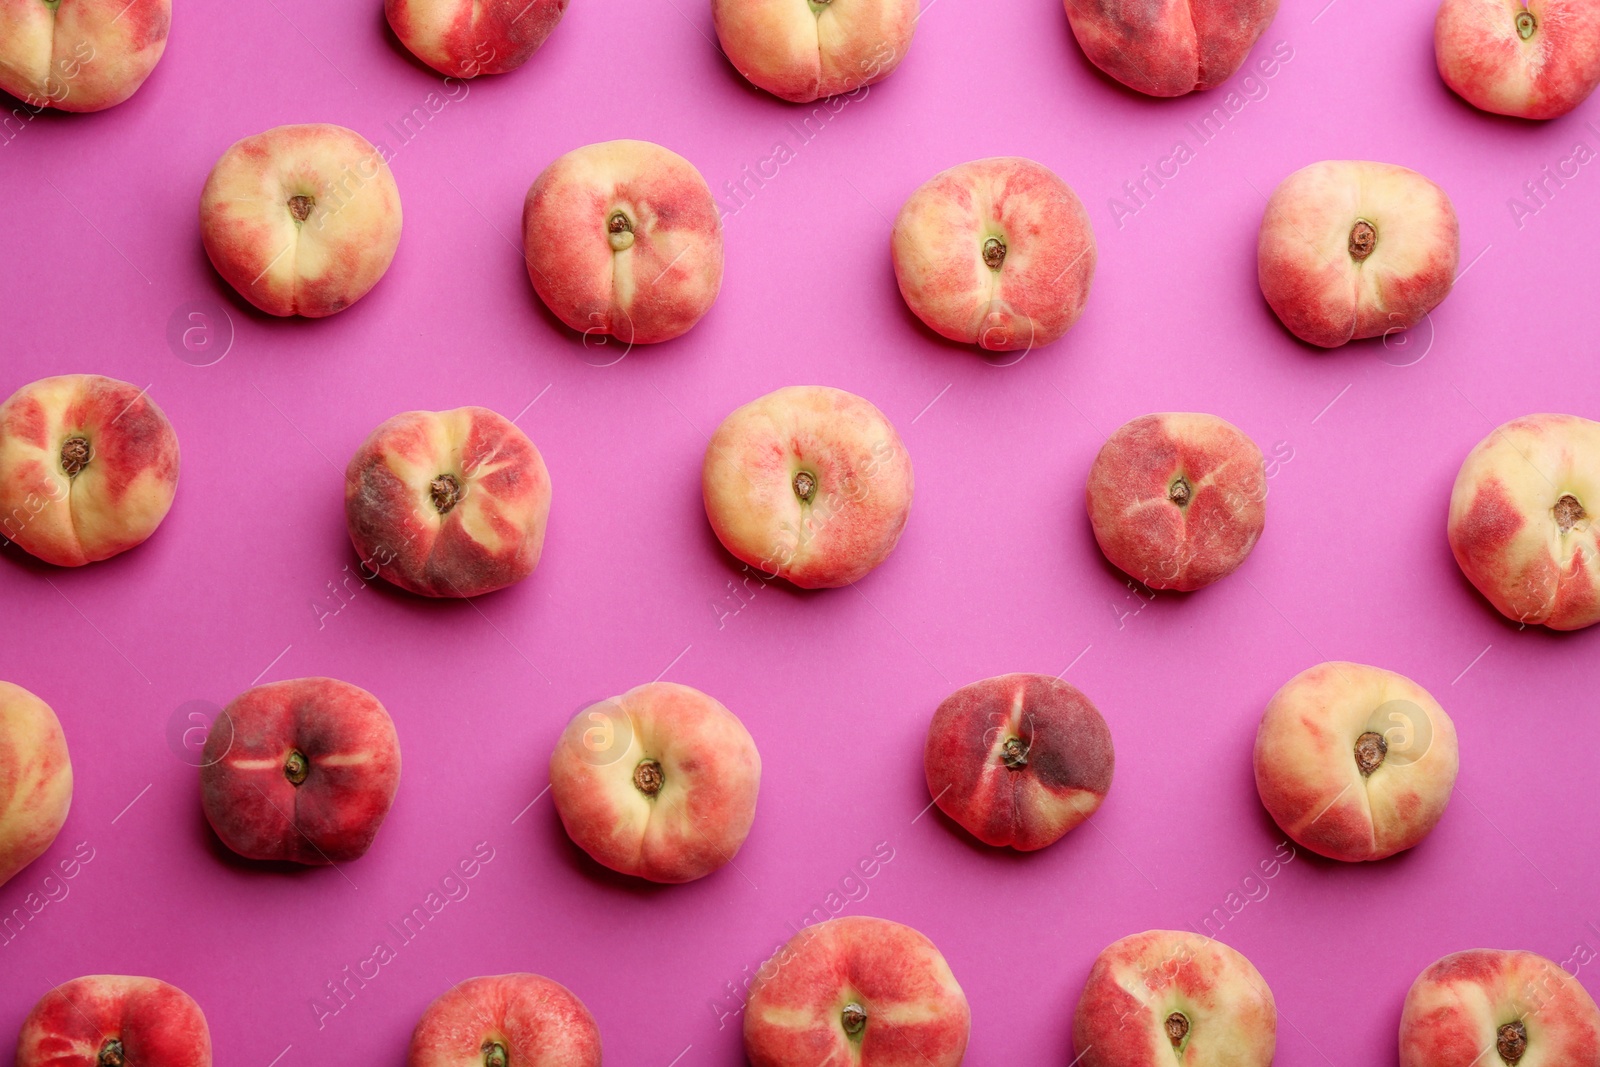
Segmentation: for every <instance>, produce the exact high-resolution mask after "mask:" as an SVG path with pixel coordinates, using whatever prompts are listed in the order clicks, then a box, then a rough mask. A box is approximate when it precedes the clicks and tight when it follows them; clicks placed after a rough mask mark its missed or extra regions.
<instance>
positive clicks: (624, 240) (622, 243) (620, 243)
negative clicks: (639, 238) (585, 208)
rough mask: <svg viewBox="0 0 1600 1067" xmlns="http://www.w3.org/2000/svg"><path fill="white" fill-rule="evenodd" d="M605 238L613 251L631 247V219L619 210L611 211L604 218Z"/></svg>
mask: <svg viewBox="0 0 1600 1067" xmlns="http://www.w3.org/2000/svg"><path fill="white" fill-rule="evenodd" d="M606 240H608V241H610V242H611V250H612V251H613V252H621V251H622V250H624V249H627V248H632V247H633V220H632V219H630V218H628V216H627V215H625V214H623V213H622V212H620V211H613V212H612V213H611V217H610V218H608V219H606Z"/></svg>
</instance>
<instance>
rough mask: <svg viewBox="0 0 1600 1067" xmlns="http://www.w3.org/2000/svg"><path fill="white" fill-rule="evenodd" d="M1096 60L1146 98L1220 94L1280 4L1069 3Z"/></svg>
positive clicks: (1077, 33)
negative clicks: (1212, 91) (1218, 89)
mask: <svg viewBox="0 0 1600 1067" xmlns="http://www.w3.org/2000/svg"><path fill="white" fill-rule="evenodd" d="M1066 8H1067V21H1068V22H1070V23H1071V24H1072V35H1073V36H1074V37H1076V38H1077V39H1078V46H1079V47H1081V48H1082V49H1083V54H1084V55H1085V56H1087V57H1089V62H1091V63H1093V64H1094V65H1095V66H1097V67H1099V68H1100V69H1101V70H1102V71H1104V72H1105V73H1107V74H1109V75H1110V76H1111V77H1113V78H1115V79H1116V80H1117V81H1119V82H1121V83H1122V84H1123V85H1126V86H1127V87H1128V88H1130V89H1136V90H1138V91H1139V92H1141V93H1144V94H1145V95H1146V96H1182V95H1183V94H1184V93H1189V92H1193V91H1194V90H1196V89H1212V88H1215V87H1216V86H1218V85H1221V84H1222V83H1223V82H1225V81H1227V80H1228V79H1229V78H1231V77H1233V73H1234V71H1236V70H1238V69H1239V67H1240V65H1241V64H1243V63H1244V61H1245V58H1246V57H1247V56H1249V54H1250V49H1251V48H1254V47H1255V43H1256V40H1257V38H1259V37H1260V36H1261V35H1262V34H1263V33H1264V32H1266V29H1267V27H1268V26H1269V25H1271V24H1272V17H1273V16H1274V15H1276V14H1277V13H1278V0H1159V2H1157V3H1142V2H1140V0H1066Z"/></svg>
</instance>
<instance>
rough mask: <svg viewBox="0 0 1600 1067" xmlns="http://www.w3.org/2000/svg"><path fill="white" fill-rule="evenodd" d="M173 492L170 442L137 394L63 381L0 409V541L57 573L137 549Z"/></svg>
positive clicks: (82, 378)
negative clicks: (12, 543) (9, 542)
mask: <svg viewBox="0 0 1600 1067" xmlns="http://www.w3.org/2000/svg"><path fill="white" fill-rule="evenodd" d="M177 489H178V435H177V434H175V433H174V432H173V430H172V424H171V423H170V422H168V421H167V416H166V415H165V414H163V413H162V411H161V409H160V408H159V407H157V406H156V403H155V401H153V400H151V399H150V398H149V397H148V396H146V395H145V391H144V390H143V389H138V388H135V387H134V386H132V385H129V384H128V383H127V382H119V381H117V380H116V379H115V378H106V377H102V376H101V375H98V374H64V375H62V376H60V377H57V378H44V379H41V380H39V381H37V382H34V383H33V384H31V385H25V386H23V387H22V388H21V389H18V390H17V391H16V392H15V393H14V394H12V396H11V398H10V399H9V400H7V401H6V402H5V403H4V404H0V536H3V537H6V538H9V539H10V540H12V541H15V542H16V543H17V545H18V546H20V547H21V548H22V549H23V550H25V551H26V552H28V553H29V554H30V555H33V556H37V557H38V558H39V559H42V560H44V561H45V562H46V563H53V564H55V565H56V566H58V567H81V566H83V565H84V564H86V563H93V562H95V561H97V560H102V559H109V558H111V557H112V556H115V555H117V554H119V553H121V552H126V551H127V550H128V549H130V548H133V547H135V546H137V545H140V544H143V543H144V542H145V540H146V539H148V538H149V537H150V535H151V534H153V533H155V531H156V527H158V526H160V525H161V520H162V519H164V518H166V517H167V512H168V510H170V509H171V507H172V498H173V495H174V494H175V493H176V492H177Z"/></svg>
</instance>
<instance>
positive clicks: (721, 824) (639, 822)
mask: <svg viewBox="0 0 1600 1067" xmlns="http://www.w3.org/2000/svg"><path fill="white" fill-rule="evenodd" d="M647 773H648V774H653V775H654V779H653V780H648V779H646V778H645V777H642V775H645V774H647ZM760 789H761V755H760V753H759V752H757V751H756V745H755V741H754V740H753V739H752V738H751V737H750V732H749V731H748V730H746V729H745V727H744V724H743V723H742V722H740V721H739V719H738V717H737V716H735V715H734V714H733V713H732V712H731V711H729V710H728V709H727V708H725V707H723V706H722V704H721V703H719V702H718V701H716V700H715V699H713V698H712V697H709V696H707V695H706V694H704V693H702V692H700V691H699V690H697V689H692V688H690V687H689V686H686V685H678V684H676V683H674V682H651V683H649V684H647V685H641V686H637V687H636V688H633V689H630V690H629V691H628V692H626V693H624V694H622V695H621V696H619V697H615V698H613V699H611V700H605V701H601V702H600V703H598V704H595V705H592V706H591V707H589V708H586V709H585V710H583V711H581V712H579V713H578V714H577V715H576V716H574V717H573V719H572V721H571V722H570V723H568V725H567V728H566V730H565V731H563V733H562V735H561V739H560V740H559V741H558V742H557V743H556V748H555V751H554V752H553V753H551V755H550V792H551V796H552V797H553V798H554V799H555V805H556V810H557V812H559V813H560V816H561V822H562V824H563V825H564V826H565V827H566V830H567V834H568V836H569V837H571V838H572V840H573V843H575V844H576V845H577V846H578V847H579V848H582V849H583V850H584V851H585V852H587V853H588V854H589V855H590V856H592V857H593V858H594V859H595V860H596V861H597V862H599V863H602V864H604V865H605V866H607V867H610V868H611V869H612V870H614V871H619V872H621V873H622V874H630V875H634V876H636V877H639V878H645V879H648V880H650V881H652V882H690V881H693V880H695V879H697V878H704V877H705V876H706V875H708V874H710V873H711V872H712V871H715V870H716V869H717V868H719V867H721V866H723V865H724V864H727V863H730V862H732V860H733V857H734V855H735V854H736V853H737V852H738V851H739V848H740V846H742V845H743V844H744V840H745V838H746V837H747V836H748V835H749V833H750V826H751V824H752V823H753V822H754V821H755V814H756V797H757V794H758V793H759V792H760Z"/></svg>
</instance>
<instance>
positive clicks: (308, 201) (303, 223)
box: [200, 123, 401, 318]
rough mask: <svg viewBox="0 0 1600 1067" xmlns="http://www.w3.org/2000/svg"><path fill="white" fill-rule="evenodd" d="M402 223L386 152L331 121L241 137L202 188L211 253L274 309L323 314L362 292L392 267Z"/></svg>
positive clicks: (243, 289)
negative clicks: (384, 155)
mask: <svg viewBox="0 0 1600 1067" xmlns="http://www.w3.org/2000/svg"><path fill="white" fill-rule="evenodd" d="M400 226H401V212H400V190H399V189H398V188H397V187H396V186H395V182H394V175H393V174H391V173H390V172H389V164H388V162H387V161H385V159H384V158H383V154H382V153H381V152H379V151H378V149H377V148H375V147H373V145H372V143H371V142H369V141H368V140H367V139H366V138H365V137H362V136H361V135H360V134H359V133H356V132H355V131H354V130H347V129H345V128H344V127H343V126H334V125H331V124H329V123H310V124H306V125H299V126H278V127H275V128H273V129H270V130H267V131H266V132H265V133H258V134H255V135H254V136H251V137H246V138H244V139H243V140H241V141H238V142H236V143H235V144H234V145H233V146H232V147H230V148H229V149H228V150H227V151H226V152H224V153H223V154H222V158H221V159H219V160H217V164H216V166H215V167H213V168H212V169H211V175H210V177H208V178H207V179H206V184H205V188H204V189H203V190H202V191H201V194H200V237H201V240H202V241H203V242H204V244H205V249H206V255H208V256H210V257H211V263H212V265H213V266H215V267H216V269H217V273H218V274H220V275H222V277H223V278H224V279H226V280H227V282H228V284H229V285H231V286H233V287H234V289H236V290H238V292H239V295H240V296H242V297H244V298H245V299H246V300H248V301H250V303H252V304H254V305H255V306H256V307H258V308H260V309H261V310H262V311H265V312H266V313H267V314H269V315H280V316H286V315H303V316H305V317H307V318H322V317H324V316H327V315H332V314H334V313H335V312H339V311H343V310H344V309H345V308H347V307H349V306H350V305H351V304H354V303H355V302H356V301H357V300H360V299H361V298H362V297H363V296H365V295H367V292H368V291H369V290H371V289H372V287H373V286H374V285H376V284H378V279H380V278H382V277H383V275H384V272H386V271H387V270H388V269H389V264H390V262H391V261H392V260H393V259H394V253H395V249H396V248H397V247H398V246H399V244H400Z"/></svg>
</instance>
